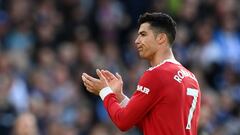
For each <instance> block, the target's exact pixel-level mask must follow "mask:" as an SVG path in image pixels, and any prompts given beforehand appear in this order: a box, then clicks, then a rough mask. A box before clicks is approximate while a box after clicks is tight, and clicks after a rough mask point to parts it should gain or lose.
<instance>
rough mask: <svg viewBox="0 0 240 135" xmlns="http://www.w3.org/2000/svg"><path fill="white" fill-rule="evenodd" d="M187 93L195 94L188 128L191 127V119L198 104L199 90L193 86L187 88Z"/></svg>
mask: <svg viewBox="0 0 240 135" xmlns="http://www.w3.org/2000/svg"><path fill="white" fill-rule="evenodd" d="M187 95H189V96H193V101H192V106H191V108H190V110H189V114H188V122H187V126H186V129H191V121H192V118H193V112H194V111H195V109H196V105H197V98H198V90H196V89H192V88H187Z"/></svg>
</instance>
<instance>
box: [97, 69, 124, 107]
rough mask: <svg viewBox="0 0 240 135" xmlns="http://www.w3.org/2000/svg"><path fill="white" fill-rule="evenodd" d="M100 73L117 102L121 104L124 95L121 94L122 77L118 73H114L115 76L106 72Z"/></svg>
mask: <svg viewBox="0 0 240 135" xmlns="http://www.w3.org/2000/svg"><path fill="white" fill-rule="evenodd" d="M101 73H102V74H103V76H104V77H105V78H106V80H107V83H108V85H109V87H110V88H111V89H112V91H113V92H114V93H115V94H116V96H117V99H118V101H119V102H121V101H122V100H123V99H124V98H125V95H124V94H123V81H122V77H121V76H120V75H119V74H118V73H116V76H115V75H114V74H112V73H111V72H109V71H108V70H101Z"/></svg>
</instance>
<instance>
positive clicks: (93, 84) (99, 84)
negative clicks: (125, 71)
mask: <svg viewBox="0 0 240 135" xmlns="http://www.w3.org/2000/svg"><path fill="white" fill-rule="evenodd" d="M96 72H97V75H98V77H99V79H97V78H94V77H92V76H90V75H88V74H86V73H83V74H82V80H83V83H84V86H85V87H86V88H87V90H88V91H89V92H91V93H93V94H95V95H99V92H100V90H101V89H103V88H105V87H107V86H108V83H107V80H106V78H105V77H104V76H103V74H102V73H101V72H100V70H99V69H97V70H96Z"/></svg>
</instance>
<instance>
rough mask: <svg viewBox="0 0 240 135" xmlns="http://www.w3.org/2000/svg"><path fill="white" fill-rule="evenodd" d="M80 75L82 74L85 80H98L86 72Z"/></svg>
mask: <svg viewBox="0 0 240 135" xmlns="http://www.w3.org/2000/svg"><path fill="white" fill-rule="evenodd" d="M82 76H84V77H85V78H86V79H87V80H89V81H91V82H98V81H99V79H97V78H94V77H92V76H90V75H88V74H86V73H83V75H82Z"/></svg>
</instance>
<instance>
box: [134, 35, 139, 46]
mask: <svg viewBox="0 0 240 135" xmlns="http://www.w3.org/2000/svg"><path fill="white" fill-rule="evenodd" d="M139 43H140V41H139V36H137V38H136V40H135V44H136V45H137V44H139Z"/></svg>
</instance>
